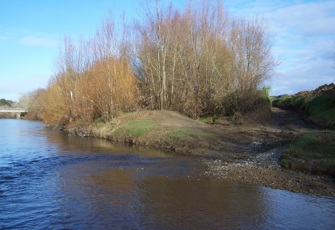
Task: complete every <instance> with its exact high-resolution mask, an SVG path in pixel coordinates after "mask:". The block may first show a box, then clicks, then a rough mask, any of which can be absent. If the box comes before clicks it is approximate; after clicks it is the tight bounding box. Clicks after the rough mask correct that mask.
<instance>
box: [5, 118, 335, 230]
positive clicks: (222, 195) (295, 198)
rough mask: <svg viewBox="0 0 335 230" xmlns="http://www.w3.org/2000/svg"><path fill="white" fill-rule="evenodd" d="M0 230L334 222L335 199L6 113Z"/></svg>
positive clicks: (332, 225)
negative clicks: (217, 173) (214, 172)
mask: <svg viewBox="0 0 335 230" xmlns="http://www.w3.org/2000/svg"><path fill="white" fill-rule="evenodd" d="M0 148H1V149H0V229H335V198H334V197H317V196H310V195H304V194H299V193H292V192H289V191H283V190H274V189H270V188H267V187H264V186H261V185H258V186H256V185H249V184H244V183H238V182H229V181H224V180H217V179H211V178H208V177H206V176H204V171H205V170H206V168H205V166H204V165H203V164H202V163H201V161H200V160H199V159H197V158H194V157H181V156H174V155H171V154H166V153H163V152H159V151H156V150H149V149H135V148H126V147H123V146H117V145H113V144H111V143H110V142H108V141H106V140H101V139H94V138H79V137H73V136H68V135H67V134H65V133H63V132H60V131H53V130H49V129H46V128H44V126H43V124H42V123H40V122H32V121H25V120H14V119H0Z"/></svg>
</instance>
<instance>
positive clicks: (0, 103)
mask: <svg viewBox="0 0 335 230" xmlns="http://www.w3.org/2000/svg"><path fill="white" fill-rule="evenodd" d="M14 103H15V102H14V101H11V100H6V99H5V98H1V99H0V107H11V106H12V105H13V104H14Z"/></svg>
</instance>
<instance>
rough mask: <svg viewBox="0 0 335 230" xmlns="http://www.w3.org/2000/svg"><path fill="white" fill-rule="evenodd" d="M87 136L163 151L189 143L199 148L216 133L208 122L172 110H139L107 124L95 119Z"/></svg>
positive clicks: (187, 145)
mask: <svg viewBox="0 0 335 230" xmlns="http://www.w3.org/2000/svg"><path fill="white" fill-rule="evenodd" d="M90 135H92V136H95V137H100V138H106V139H110V140H113V141H116V142H120V143H129V144H136V145H142V146H151V147H158V148H160V149H163V150H164V149H165V150H176V148H179V150H178V152H181V153H186V151H187V149H191V148H190V146H192V145H193V146H194V147H193V148H196V146H198V147H199V148H202V147H203V146H204V145H206V142H210V141H213V140H214V139H215V138H216V137H218V136H219V135H220V134H219V133H218V132H217V131H215V130H213V128H212V127H211V126H210V125H208V124H204V123H202V122H200V121H196V120H193V119H190V118H188V117H185V116H183V115H181V114H179V113H176V112H172V111H139V112H134V113H126V114H122V115H120V116H118V117H117V118H116V119H114V120H113V122H110V123H103V122H100V121H96V122H95V123H94V124H93V125H92V126H91V128H90ZM181 147H182V148H183V147H184V148H185V149H180V148H181Z"/></svg>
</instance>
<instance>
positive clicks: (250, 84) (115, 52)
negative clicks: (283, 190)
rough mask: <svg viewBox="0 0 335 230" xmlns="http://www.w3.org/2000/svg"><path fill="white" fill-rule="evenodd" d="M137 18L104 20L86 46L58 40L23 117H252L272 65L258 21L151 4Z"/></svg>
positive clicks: (216, 10) (219, 10)
mask: <svg viewBox="0 0 335 230" xmlns="http://www.w3.org/2000/svg"><path fill="white" fill-rule="evenodd" d="M144 15H145V16H144V18H143V19H142V20H141V21H137V22H135V23H133V24H127V23H126V22H125V21H126V20H123V21H122V23H119V24H116V23H115V21H114V20H113V17H112V16H109V17H107V18H106V19H105V20H103V22H102V23H101V26H100V27H99V28H98V29H97V30H96V33H95V35H94V36H93V37H92V38H89V39H81V40H80V41H73V40H72V39H70V38H64V41H63V44H62V46H61V48H60V53H59V56H58V59H57V65H56V66H57V67H56V72H55V74H54V76H53V77H51V79H50V81H49V84H48V87H47V88H46V89H40V90H37V91H35V92H33V93H32V94H31V95H30V98H33V99H32V100H30V101H31V103H30V109H29V112H30V113H31V116H35V117H36V118H39V119H42V120H44V121H45V122H46V123H49V124H58V125H59V124H61V125H67V124H69V123H71V122H74V121H76V122H83V123H91V122H93V121H94V120H96V119H98V118H99V119H102V120H104V121H106V122H108V121H111V120H112V119H113V118H114V117H115V116H117V115H118V114H119V113H120V112H127V111H134V110H137V109H142V108H146V109H154V110H174V111H179V112H181V113H183V114H185V115H187V116H189V117H192V118H197V117H200V116H204V115H208V114H214V113H220V114H221V115H233V114H234V113H236V112H238V113H242V114H243V113H246V112H247V111H249V110H252V108H253V107H254V106H255V103H257V101H258V99H259V97H260V89H261V88H262V87H263V84H264V81H265V80H266V79H268V78H269V77H270V76H271V75H272V74H273V72H274V70H275V67H276V65H277V63H276V60H275V59H274V57H273V55H272V53H271V48H272V36H271V34H270V33H269V29H268V28H267V26H266V25H265V23H264V22H263V21H262V20H260V19H258V18H253V19H249V20H247V19H244V18H237V17H232V16H231V15H229V13H228V12H227V11H226V9H225V8H224V7H223V5H222V4H221V2H220V1H216V2H214V1H205V0H203V1H199V2H197V4H194V2H193V4H192V3H189V4H188V5H187V7H186V8H185V9H183V10H180V9H177V8H175V7H174V6H173V5H172V4H170V5H167V6H165V5H164V4H163V3H161V2H160V1H158V0H156V1H152V2H151V3H150V4H148V5H147V9H146V10H144Z"/></svg>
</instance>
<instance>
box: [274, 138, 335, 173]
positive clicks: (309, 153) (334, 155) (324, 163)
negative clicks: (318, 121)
mask: <svg viewBox="0 0 335 230" xmlns="http://www.w3.org/2000/svg"><path fill="white" fill-rule="evenodd" d="M280 164H281V166H282V167H284V168H287V169H292V170H297V171H302V172H305V173H312V174H320V175H323V174H325V175H331V176H333V177H335V133H334V132H308V133H305V134H303V135H302V136H301V137H300V138H298V139H297V140H295V141H294V142H292V144H291V145H290V146H289V147H288V148H287V149H286V150H285V151H284V153H283V155H282V156H281V158H280Z"/></svg>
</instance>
